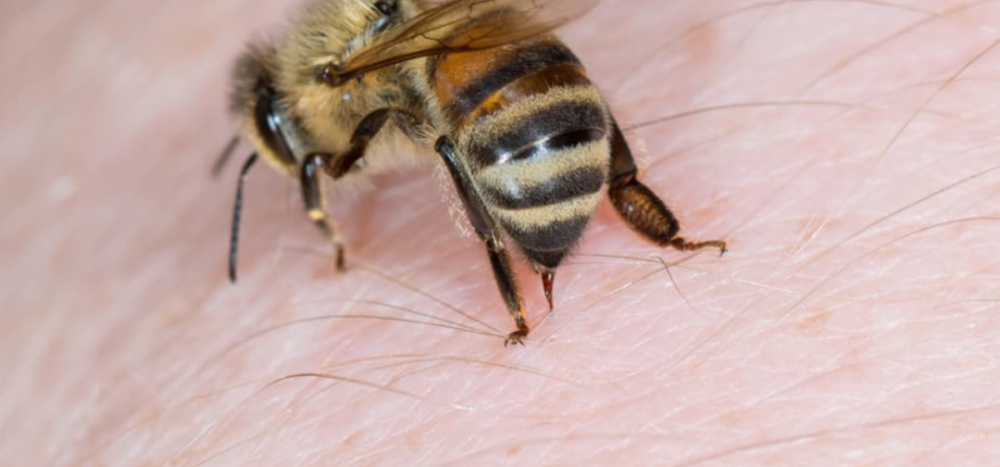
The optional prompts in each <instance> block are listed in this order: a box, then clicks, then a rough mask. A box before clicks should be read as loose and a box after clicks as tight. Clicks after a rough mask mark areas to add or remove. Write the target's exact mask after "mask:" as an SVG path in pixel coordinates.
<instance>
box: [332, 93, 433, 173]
mask: <svg viewBox="0 0 1000 467" xmlns="http://www.w3.org/2000/svg"><path fill="white" fill-rule="evenodd" d="M390 119H392V121H394V122H395V123H396V126H397V127H399V128H400V129H402V130H403V132H404V133H406V134H407V135H410V134H411V133H412V131H413V128H414V127H415V126H416V125H417V122H418V120H417V118H416V117H415V116H413V115H412V114H410V113H408V112H406V111H403V110H399V109H393V108H388V107H387V108H384V109H378V110H376V111H374V112H372V113H370V114H368V115H366V116H365V118H363V119H362V120H361V123H359V124H358V126H357V127H356V128H355V129H354V133H353V134H352V135H351V147H350V149H348V150H347V152H345V153H344V154H341V155H339V156H338V157H337V158H336V159H334V160H333V161H332V162H331V165H328V166H326V167H325V170H326V173H327V174H329V175H330V176H331V177H333V178H334V179H338V178H341V177H343V176H344V175H347V173H348V172H350V170H351V167H353V166H354V164H355V163H356V162H358V161H359V160H361V158H362V157H364V156H365V154H366V153H367V152H368V145H369V144H371V141H372V139H374V138H375V135H377V134H378V132H379V131H381V130H382V127H384V126H385V124H386V123H388V122H389V120H390Z"/></svg>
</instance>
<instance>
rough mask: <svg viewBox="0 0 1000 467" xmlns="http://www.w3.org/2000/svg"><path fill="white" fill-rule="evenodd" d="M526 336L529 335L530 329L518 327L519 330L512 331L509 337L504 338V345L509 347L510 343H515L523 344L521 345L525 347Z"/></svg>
mask: <svg viewBox="0 0 1000 467" xmlns="http://www.w3.org/2000/svg"><path fill="white" fill-rule="evenodd" d="M525 337H528V329H527V328H525V329H518V330H517V331H514V332H512V333H510V334H508V335H507V338H506V339H504V341H503V346H504V347H507V346H508V345H511V344H514V345H517V344H521V346H522V347H524V338H525Z"/></svg>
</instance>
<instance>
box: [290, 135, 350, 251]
mask: <svg viewBox="0 0 1000 467" xmlns="http://www.w3.org/2000/svg"><path fill="white" fill-rule="evenodd" d="M332 159H333V157H332V156H330V155H329V154H312V155H310V156H308V157H306V160H305V161H304V162H303V163H302V170H301V171H300V172H299V184H300V185H301V188H302V200H303V201H304V202H305V205H306V213H307V214H308V215H309V219H310V220H312V221H313V223H314V224H316V227H319V230H320V231H321V232H323V235H324V236H326V238H327V239H329V240H330V243H331V244H333V248H334V250H335V251H336V255H337V257H336V258H337V259H336V261H337V262H336V264H337V270H338V271H343V270H344V269H345V267H346V260H345V259H344V241H343V238H342V237H341V236H340V229H339V228H338V227H337V223H336V222H334V221H333V220H332V219H330V216H329V215H328V214H327V213H326V196H324V195H323V185H322V183H321V182H320V175H321V173H322V172H320V170H325V169H327V168H328V167H329V166H330V161H331V160H332Z"/></svg>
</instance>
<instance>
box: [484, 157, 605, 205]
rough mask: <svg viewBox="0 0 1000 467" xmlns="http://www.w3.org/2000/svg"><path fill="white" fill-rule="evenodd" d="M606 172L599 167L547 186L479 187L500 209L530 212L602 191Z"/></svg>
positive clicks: (558, 176) (563, 176)
mask: <svg viewBox="0 0 1000 467" xmlns="http://www.w3.org/2000/svg"><path fill="white" fill-rule="evenodd" d="M604 178H605V174H604V171H603V170H601V169H600V168H598V167H580V168H577V169H575V170H573V171H571V172H567V173H563V174H554V175H553V176H552V178H550V179H547V180H545V182H544V183H542V184H540V185H536V186H533V187H528V188H524V187H520V186H518V184H517V183H516V181H515V180H511V183H508V184H503V185H501V186H499V187H494V186H490V185H483V186H480V189H481V190H482V192H483V197H485V198H486V199H487V200H489V202H490V204H491V205H493V206H496V207H498V208H501V209H507V210H517V209H530V208H534V207H539V206H550V205H553V204H557V203H561V202H564V201H569V200H571V199H573V198H578V197H580V196H585V195H589V194H592V193H596V192H598V191H600V189H601V187H603V186H604Z"/></svg>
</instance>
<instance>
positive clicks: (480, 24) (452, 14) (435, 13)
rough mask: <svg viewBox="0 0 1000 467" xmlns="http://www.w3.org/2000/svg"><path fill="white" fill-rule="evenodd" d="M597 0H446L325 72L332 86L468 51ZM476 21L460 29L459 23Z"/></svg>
mask: <svg viewBox="0 0 1000 467" xmlns="http://www.w3.org/2000/svg"><path fill="white" fill-rule="evenodd" d="M596 4H597V0H450V1H446V2H444V3H440V4H434V5H433V6H432V7H430V8H429V9H428V10H426V11H424V12H422V13H420V14H419V15H417V16H416V17H414V18H413V19H411V20H410V21H408V22H407V23H406V24H404V25H402V27H400V28H398V30H397V31H396V32H394V33H392V34H391V35H390V36H388V37H387V38H386V39H384V40H380V41H378V42H375V43H374V44H372V45H371V46H370V47H368V48H366V49H363V50H361V51H360V52H358V53H357V54H355V55H353V56H352V57H351V58H349V59H348V60H347V62H346V63H344V64H342V65H341V66H339V67H336V68H335V69H332V70H329V73H330V75H329V76H328V78H329V80H330V81H331V82H332V83H333V84H339V83H343V82H345V81H347V80H349V79H352V78H356V77H358V76H361V75H363V74H365V73H368V72H370V71H372V70H376V69H379V68H382V67H385V66H389V65H394V64H397V63H402V62H405V61H408V60H413V59H415V58H420V57H429V56H433V55H441V54H448V53H459V52H472V51H476V50H483V49H489V48H492V47H497V46H501V45H505V44H510V43H514V42H518V41H521V40H525V39H529V38H531V37H534V36H537V35H539V34H544V33H546V32H548V31H551V30H553V29H555V28H558V27H560V26H562V25H564V24H566V23H568V22H570V21H572V20H574V19H576V18H578V17H580V16H582V15H583V14H585V13H587V12H588V11H590V10H591V9H592V8H593V7H594V5H596ZM473 23H474V24H476V26H474V27H471V28H466V29H462V28H461V27H462V25H463V24H473Z"/></svg>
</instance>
